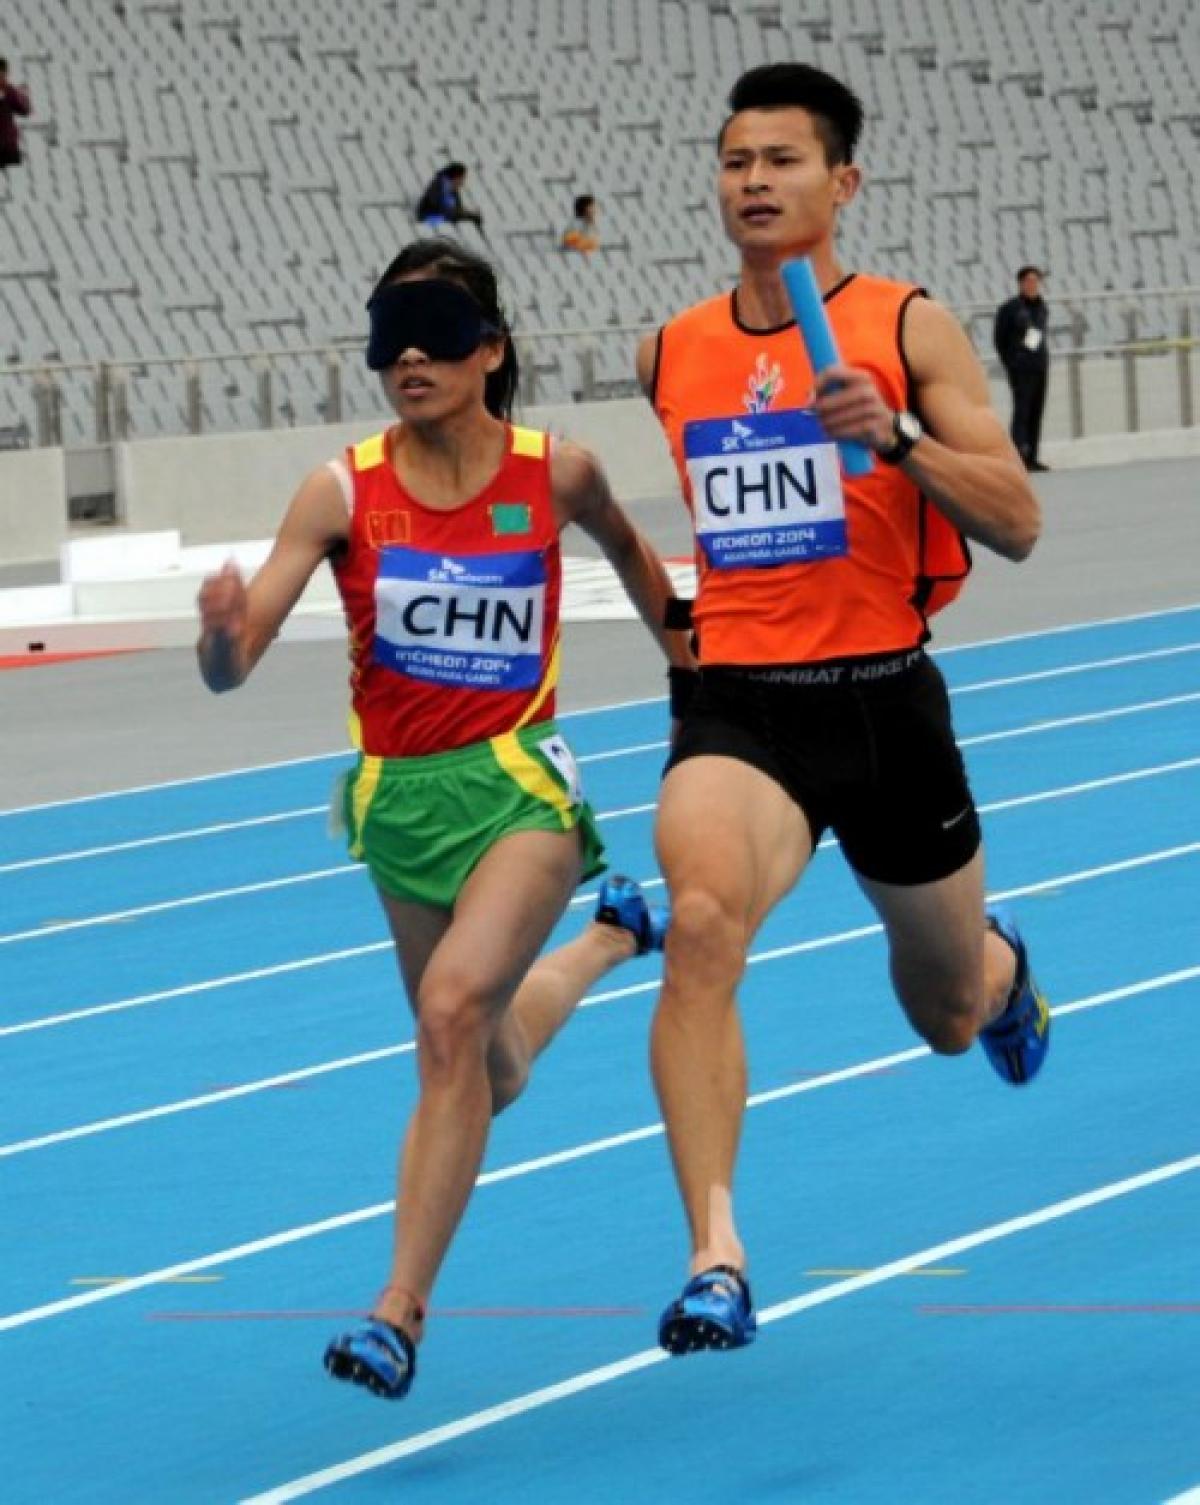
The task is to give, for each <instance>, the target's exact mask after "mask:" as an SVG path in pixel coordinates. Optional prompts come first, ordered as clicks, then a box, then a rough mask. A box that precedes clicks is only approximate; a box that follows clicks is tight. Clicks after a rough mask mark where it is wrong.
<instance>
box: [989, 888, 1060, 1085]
mask: <svg viewBox="0 0 1200 1505" xmlns="http://www.w3.org/2000/svg"><path fill="white" fill-rule="evenodd" d="M987 922H988V928H989V929H991V930H994V931H995V932H996V934H997V935H999V936H1001V937H1002V938H1003V939H1004V940H1006V941H1007V942H1008V944H1009V945H1010V946H1011V947H1012V948H1013V950H1014V951H1015V952H1016V954H1017V971H1016V976H1015V977H1014V978H1013V985H1012V991H1011V992H1010V993H1009V995H1008V1005H1007V1007H1006V1008H1005V1010H1004V1012H1003V1013H1002V1014H1001V1015H1000V1017H999V1018H998V1019H995V1020H993V1021H992V1023H991V1024H989V1025H988V1026H987V1027H986V1028H985V1029H983V1030H981V1031H980V1034H979V1043H980V1044H981V1045H982V1046H983V1049H984V1052H985V1053H986V1055H987V1058H988V1060H989V1061H990V1062H991V1063H992V1066H993V1067H994V1068H995V1070H996V1071H997V1073H998V1074H999V1075H1000V1076H1002V1077H1003V1078H1004V1080H1005V1081H1006V1082H1011V1083H1012V1084H1013V1085H1014V1086H1016V1087H1020V1086H1024V1085H1025V1084H1026V1083H1027V1082H1032V1081H1033V1079H1034V1077H1035V1076H1037V1074H1038V1072H1039V1071H1040V1070H1041V1069H1042V1062H1043V1061H1044V1060H1045V1059H1046V1053H1047V1051H1048V1050H1049V1049H1050V1007H1049V1005H1048V1004H1047V1002H1046V1000H1045V998H1044V997H1043V996H1042V994H1041V992H1040V991H1039V989H1038V985H1037V983H1036V982H1034V980H1033V974H1032V973H1031V972H1030V970H1029V957H1028V955H1027V954H1026V951H1025V942H1024V941H1023V940H1022V939H1021V932H1020V931H1019V930H1018V929H1017V926H1016V922H1015V921H1014V920H1013V918H1012V916H1011V915H1009V914H1008V913H1006V911H1004V910H1002V909H991V910H989V911H988V917H987Z"/></svg>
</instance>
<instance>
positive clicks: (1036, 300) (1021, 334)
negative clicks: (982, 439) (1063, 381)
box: [994, 266, 1050, 470]
mask: <svg viewBox="0 0 1200 1505" xmlns="http://www.w3.org/2000/svg"><path fill="white" fill-rule="evenodd" d="M1017 289H1018V291H1017V296H1016V297H1015V298H1010V299H1009V300H1008V302H1007V303H1002V304H1001V305H1000V307H999V308H998V309H997V310H996V328H995V335H994V338H995V343H996V354H997V355H998V356H999V357H1000V363H1001V365H1002V366H1003V367H1004V374H1005V375H1006V376H1007V377H1008V385H1009V386H1010V387H1011V389H1012V402H1013V411H1012V427H1011V429H1010V432H1011V434H1012V440H1013V443H1014V444H1015V445H1016V447H1017V452H1018V454H1019V455H1020V456H1021V459H1022V460H1023V461H1024V462H1025V469H1026V470H1048V469H1049V466H1047V465H1043V464H1042V462H1041V460H1040V459H1039V458H1038V446H1039V444H1040V443H1041V437H1042V413H1043V412H1044V411H1045V407H1046V382H1047V379H1048V377H1049V373H1050V350H1049V346H1048V345H1047V343H1046V325H1047V322H1048V320H1049V313H1048V311H1047V308H1046V300H1045V299H1044V298H1043V297H1042V273H1041V270H1040V268H1038V267H1035V266H1024V267H1022V268H1021V269H1020V271H1019V272H1018V273H1017Z"/></svg>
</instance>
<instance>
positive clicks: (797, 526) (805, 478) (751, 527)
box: [683, 408, 847, 570]
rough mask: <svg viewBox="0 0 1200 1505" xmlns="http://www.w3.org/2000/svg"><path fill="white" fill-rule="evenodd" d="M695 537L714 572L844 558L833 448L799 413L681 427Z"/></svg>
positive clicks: (812, 420) (812, 419)
mask: <svg viewBox="0 0 1200 1505" xmlns="http://www.w3.org/2000/svg"><path fill="white" fill-rule="evenodd" d="M683 449H684V457H685V459H686V461H687V470H688V478H689V480H690V481H691V485H692V509H693V513H694V516H695V521H696V537H697V538H698V540H699V542H700V546H701V548H702V549H703V550H704V556H705V558H706V559H707V560H708V563H709V564H710V565H711V566H712V567H713V568H714V569H718V570H722V569H724V570H730V569H764V568H771V567H772V566H774V565H781V564H795V563H798V562H802V561H806V560H820V559H833V558H837V557H838V556H839V555H842V554H845V552H846V548H847V543H846V501H845V497H844V496H843V494H842V473H841V469H840V467H839V465H838V457H837V446H836V445H835V444H834V442H833V440H832V439H831V438H830V437H829V435H828V434H827V433H826V432H825V430H824V429H823V428H822V427H821V424H820V423H819V422H818V420H817V418H816V416H815V415H814V414H813V413H810V412H808V411H807V410H804V409H796V408H792V409H785V410H783V411H781V412H778V413H747V414H746V416H745V417H742V418H705V419H700V420H697V421H695V422H692V423H687V424H685V425H684V429H683Z"/></svg>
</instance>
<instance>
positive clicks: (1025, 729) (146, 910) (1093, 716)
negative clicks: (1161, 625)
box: [0, 691, 1200, 946]
mask: <svg viewBox="0 0 1200 1505" xmlns="http://www.w3.org/2000/svg"><path fill="white" fill-rule="evenodd" d="M1193 701H1200V691H1197V692H1195V693H1194V694H1189V695H1173V696H1169V697H1167V698H1166V699H1162V700H1148V701H1144V702H1141V703H1140V704H1137V705H1128V706H1117V707H1114V708H1112V709H1109V710H1105V711H1092V712H1088V713H1087V714H1085V715H1080V716H1067V717H1062V718H1059V719H1057V720H1053V721H1038V722H1032V723H1030V724H1028V725H1026V726H1022V727H1013V728H1010V729H1008V730H1006V731H1000V732H985V733H984V734H982V735H980V736H975V737H962V738H960V739H959V744H958V745H959V746H960V747H978V746H980V745H982V744H983V743H987V742H1002V741H1009V740H1011V739H1013V738H1016V737H1025V736H1031V735H1034V734H1037V733H1041V732H1047V731H1056V730H1059V729H1060V728H1062V727H1069V726H1082V725H1085V724H1088V723H1091V722H1099V721H1109V720H1115V719H1117V718H1119V717H1123V716H1133V715H1138V714H1141V713H1142V712H1145V711H1156V710H1161V709H1163V708H1164V707H1167V706H1174V705H1182V704H1185V703H1191V702H1193ZM656 746H657V747H665V746H666V743H665V742H664V743H645V744H642V745H641V746H639V747H636V748H624V749H619V750H618V751H617V752H615V753H613V754H612V756H614V757H616V756H622V757H623V756H624V755H625V754H626V753H628V752H642V751H645V750H646V749H647V748H652V747H656ZM595 756H596V757H607V756H609V754H596V755H595ZM1179 766H1182V765H1164V767H1169V768H1171V769H1172V770H1174V769H1176V768H1177V767H1179ZM1118 777H1126V775H1118ZM1092 787H1097V788H1098V787H1101V786H1100V784H1099V782H1098V781H1093V785H1092ZM653 808H654V805H653V802H651V803H649V804H645V805H632V806H629V807H628V808H626V809H624V810H614V811H609V812H607V813H605V812H599V819H600V820H601V821H602V822H603V821H604V820H618V819H621V818H622V817H624V816H628V815H640V814H643V813H645V812H646V811H647V810H651V809H653ZM364 871H365V870H364V869H363V868H361V867H359V866H358V865H357V864H354V863H350V862H348V861H345V862H342V863H339V864H338V866H337V867H330V868H316V869H313V870H312V871H310V872H306V873H295V874H292V875H291V876H289V877H286V878H270V879H264V880H263V881H261V882H259V883H247V884H242V885H239V886H237V887H234V888H224V889H214V890H210V891H209V892H206V893H202V894H189V895H186V896H185V897H184V898H181V899H165V900H162V901H160V902H159V903H156V904H143V905H139V906H137V907H136V908H133V909H124V910H116V911H111V912H109V913H106V914H100V915H89V916H86V917H85V918H82V919H78V920H62V921H59V922H58V923H57V924H51V925H38V926H35V927H34V928H33V929H31V930H17V931H12V932H10V933H9V934H8V935H0V946H9V945H14V944H17V943H20V942H23V941H37V940H44V939H45V938H46V937H47V936H53V935H61V934H63V933H64V932H66V931H73V930H86V929H89V928H91V927H92V926H96V925H109V924H114V923H118V922H121V921H126V920H134V919H142V918H144V917H145V916H147V915H152V914H161V913H163V912H165V911H168V910H173V909H185V908H187V907H188V906H190V905H195V904H210V903H214V902H216V901H218V900H222V899H232V898H239V897H241V896H243V895H245V894H259V893H266V892H268V891H270V890H272V889H277V888H289V887H292V886H294V885H295V884H298V883H309V882H318V881H320V880H323V879H326V878H339V877H345V876H346V875H347V874H348V873H362V872H364ZM577 902H578V901H577Z"/></svg>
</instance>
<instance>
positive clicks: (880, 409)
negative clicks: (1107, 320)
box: [814, 298, 1041, 560]
mask: <svg viewBox="0 0 1200 1505" xmlns="http://www.w3.org/2000/svg"><path fill="white" fill-rule="evenodd" d="M904 353H905V356H906V358H907V360H908V364H909V369H910V370H911V371H912V374H913V381H914V383H915V386H916V394H917V406H918V408H919V410H920V415H921V418H922V421H923V422H924V423H925V425H926V429H927V433H926V436H925V438H923V439H922V440H921V442H920V443H919V444H918V445H917V447H916V448H915V449H914V450H913V452H912V453H911V454H910V455H909V456H908V458H907V459H906V460H904V461H903V462H902V469H903V470H904V471H905V473H906V474H907V475H909V476H911V477H912V479H913V480H914V481H915V482H916V483H917V485H918V486H920V488H921V490H922V491H923V492H924V493H925V495H926V496H927V497H928V498H929V499H930V501H931V502H933V503H934V505H935V506H936V507H937V508H938V509H939V510H940V511H941V512H942V513H944V514H945V516H946V517H947V518H949V520H950V521H951V522H952V523H953V524H954V526H955V527H956V528H958V529H959V531H960V532H962V533H964V534H965V535H966V536H967V538H970V539H973V540H975V541H976V542H977V543H981V544H984V545H985V546H986V547H987V548H989V549H992V550H994V552H995V553H997V554H1000V555H1003V557H1004V558H1006V559H1014V560H1019V559H1025V558H1027V557H1028V556H1029V554H1030V553H1031V552H1032V550H1033V546H1034V544H1035V543H1036V542H1037V538H1038V533H1039V531H1040V528H1041V513H1040V509H1039V506H1038V501H1037V497H1036V496H1035V495H1034V493H1033V488H1032V487H1031V486H1030V484H1029V478H1028V476H1027V475H1026V474H1025V468H1024V466H1023V465H1022V464H1021V460H1020V457H1019V455H1018V454H1017V452H1016V450H1015V449H1014V447H1013V445H1012V442H1011V440H1010V439H1009V437H1008V434H1007V433H1006V432H1005V430H1004V427H1003V425H1002V424H1001V422H1000V419H999V418H998V417H997V416H996V413H995V411H994V410H993V408H992V405H991V397H990V394H989V392H988V384H987V377H986V376H985V375H984V370H983V367H982V365H981V364H980V362H979V357H978V356H977V355H976V354H975V350H974V348H973V347H972V345H971V342H970V340H969V339H968V338H967V335H966V334H965V332H964V331H963V329H962V327H961V325H960V324H959V323H958V320H957V319H955V318H954V316H953V315H952V314H951V313H950V312H949V311H948V310H947V309H945V308H943V307H942V306H941V305H940V304H938V303H934V302H933V301H932V300H930V299H927V298H915V299H914V300H913V301H912V303H910V304H909V307H908V313H907V316H906V318H905V324H904ZM839 383H840V387H839V389H838V390H836V391H835V390H832V388H833V387H835V386H837V385H838V384H839ZM814 407H815V409H816V412H817V416H818V417H819V418H820V419H821V422H822V423H823V424H824V425H825V427H826V429H828V431H829V433H830V434H832V435H833V437H834V438H835V439H858V440H860V441H861V442H862V443H864V444H867V445H870V446H871V447H872V448H873V449H876V450H881V449H887V448H888V447H889V446H890V445H891V444H892V443H893V442H894V434H893V432H892V413H891V410H890V409H889V408H888V406H887V404H886V403H885V402H884V400H883V397H882V396H881V394H880V392H879V390H878V388H877V387H876V386H875V383H874V381H873V380H872V378H871V376H870V374H869V373H868V372H866V371H862V370H855V369H852V368H850V367H846V366H832V367H830V368H829V370H828V371H826V372H824V373H823V374H822V377H821V380H820V382H819V383H818V396H817V400H816V402H815V403H814Z"/></svg>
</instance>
